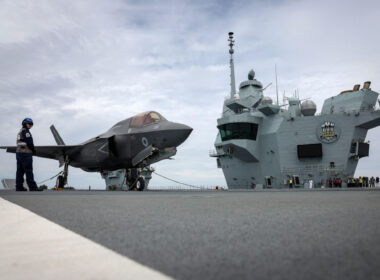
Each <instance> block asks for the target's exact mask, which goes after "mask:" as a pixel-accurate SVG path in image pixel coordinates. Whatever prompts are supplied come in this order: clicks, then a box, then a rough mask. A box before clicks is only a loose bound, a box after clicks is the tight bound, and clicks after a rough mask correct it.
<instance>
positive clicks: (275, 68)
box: [274, 64, 279, 105]
mask: <svg viewBox="0 0 380 280" xmlns="http://www.w3.org/2000/svg"><path fill="white" fill-rule="evenodd" d="M274 73H275V76H276V97H277V105H279V102H278V85H277V65H276V64H275V65H274Z"/></svg>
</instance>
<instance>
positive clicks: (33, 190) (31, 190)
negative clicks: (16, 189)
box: [29, 188, 42, 192]
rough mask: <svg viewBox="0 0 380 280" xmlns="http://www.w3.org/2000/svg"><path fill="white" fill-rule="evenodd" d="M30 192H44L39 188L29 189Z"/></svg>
mask: <svg viewBox="0 0 380 280" xmlns="http://www.w3.org/2000/svg"><path fill="white" fill-rule="evenodd" d="M29 191H30V192H41V191H42V190H41V189H39V188H33V189H29Z"/></svg>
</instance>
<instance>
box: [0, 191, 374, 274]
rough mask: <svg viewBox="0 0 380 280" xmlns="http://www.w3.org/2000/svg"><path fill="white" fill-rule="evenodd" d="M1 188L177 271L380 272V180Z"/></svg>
mask: <svg viewBox="0 0 380 280" xmlns="http://www.w3.org/2000/svg"><path fill="white" fill-rule="evenodd" d="M0 197H1V198H3V199H5V200H7V201H10V202H12V203H15V204H17V205H20V206H22V207H24V208H26V209H29V210H30V211H32V212H34V213H36V214H37V215H40V216H42V217H45V218H47V219H48V220H50V221H52V222H54V223H56V224H59V225H61V226H63V227H65V228H66V229H69V230H71V231H73V232H75V233H78V234H80V235H81V236H84V237H86V238H88V239H90V240H92V241H94V242H96V243H98V244H101V245H103V246H105V247H107V248H109V249H111V250H113V251H115V252H117V253H120V254H121V255H123V256H127V257H129V258H131V259H133V260H135V261H137V262H139V263H140V264H144V265H145V266H147V267H150V268H153V269H154V270H156V271H159V272H160V273H163V274H164V275H167V276H169V277H172V278H175V279H309V280H310V279H379V278H380V266H379V265H378V264H379V263H380V233H379V229H380V211H379V210H380V206H379V205H380V189H378V188H374V189H324V190H323V189H312V190H305V189H295V190H262V191H179V192H178V191H147V192H106V191H62V192H54V191H44V192H39V193H16V192H13V191H0ZM0 202H1V201H0ZM46 242H48V241H46ZM36 254H38V251H37V252H36ZM36 257H37V258H38V256H36ZM55 257H57V256H54V255H53V256H51V258H52V259H54V258H55ZM83 262H91V259H84V260H83ZM62 265H64V263H62ZM41 269H44V265H43V264H42V265H41Z"/></svg>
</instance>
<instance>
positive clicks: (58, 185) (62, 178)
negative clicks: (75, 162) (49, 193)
mask: <svg viewBox="0 0 380 280" xmlns="http://www.w3.org/2000/svg"><path fill="white" fill-rule="evenodd" d="M61 173H62V175H59V176H58V177H57V180H56V182H55V189H56V190H63V189H64V187H65V186H66V185H67V177H68V176H69V159H68V158H67V157H66V159H65V164H64V166H63V171H62V172H61Z"/></svg>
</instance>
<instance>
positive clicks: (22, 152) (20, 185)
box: [16, 118, 39, 191]
mask: <svg viewBox="0 0 380 280" xmlns="http://www.w3.org/2000/svg"><path fill="white" fill-rule="evenodd" d="M32 126H33V120H32V119H31V118H25V119H24V120H23V121H22V128H21V129H20V131H19V133H18V134H17V148H16V160H17V172H16V191H26V190H27V189H25V188H24V174H25V175H26V182H27V184H28V187H29V190H30V191H39V188H38V187H37V184H36V182H35V181H34V175H33V155H34V154H35V153H36V150H35V148H34V143H33V137H32V134H31V133H30V131H29V130H30V129H31V128H32Z"/></svg>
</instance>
